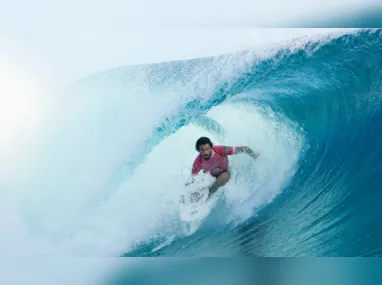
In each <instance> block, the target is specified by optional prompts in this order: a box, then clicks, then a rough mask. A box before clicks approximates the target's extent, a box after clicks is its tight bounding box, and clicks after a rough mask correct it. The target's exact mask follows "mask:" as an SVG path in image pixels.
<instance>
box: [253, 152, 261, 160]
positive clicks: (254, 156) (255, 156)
mask: <svg viewBox="0 0 382 285" xmlns="http://www.w3.org/2000/svg"><path fill="white" fill-rule="evenodd" d="M259 156H260V153H254V154H253V155H252V157H253V159H258V158H259Z"/></svg>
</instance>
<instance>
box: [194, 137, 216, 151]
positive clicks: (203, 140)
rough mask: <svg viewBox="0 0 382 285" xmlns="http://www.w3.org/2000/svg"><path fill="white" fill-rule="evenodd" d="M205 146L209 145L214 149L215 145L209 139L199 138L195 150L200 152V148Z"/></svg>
mask: <svg viewBox="0 0 382 285" xmlns="http://www.w3.org/2000/svg"><path fill="white" fill-rule="evenodd" d="M204 144H209V145H210V147H213V146H214V145H213V143H212V142H211V140H210V139H209V138H207V137H201V138H199V139H198V140H197V141H196V144H195V149H196V151H199V147H200V146H201V145H204Z"/></svg>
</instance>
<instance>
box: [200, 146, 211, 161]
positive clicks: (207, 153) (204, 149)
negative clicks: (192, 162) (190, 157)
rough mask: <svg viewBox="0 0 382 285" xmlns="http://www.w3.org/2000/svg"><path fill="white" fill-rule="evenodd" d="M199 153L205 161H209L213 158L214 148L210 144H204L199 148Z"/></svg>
mask: <svg viewBox="0 0 382 285" xmlns="http://www.w3.org/2000/svg"><path fill="white" fill-rule="evenodd" d="M199 153H200V155H201V156H202V157H203V158H204V159H205V160H208V159H210V157H211V154H212V148H211V146H210V145H209V144H203V145H201V146H200V147H199Z"/></svg>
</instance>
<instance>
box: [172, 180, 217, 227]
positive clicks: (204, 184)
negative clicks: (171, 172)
mask: <svg viewBox="0 0 382 285" xmlns="http://www.w3.org/2000/svg"><path fill="white" fill-rule="evenodd" d="M214 182H215V178H213V177H212V176H210V175H206V174H200V175H198V176H196V177H195V181H194V182H193V183H191V184H189V185H188V186H186V187H185V189H184V191H183V192H182V193H181V197H180V201H179V217H180V219H181V220H182V221H184V222H196V221H201V220H203V219H204V218H206V217H207V216H208V214H209V213H210V211H211V210H212V208H213V206H214V203H215V202H216V199H214V196H215V195H213V196H211V197H210V198H209V199H208V193H209V188H210V187H211V186H212V184H213V183H214Z"/></svg>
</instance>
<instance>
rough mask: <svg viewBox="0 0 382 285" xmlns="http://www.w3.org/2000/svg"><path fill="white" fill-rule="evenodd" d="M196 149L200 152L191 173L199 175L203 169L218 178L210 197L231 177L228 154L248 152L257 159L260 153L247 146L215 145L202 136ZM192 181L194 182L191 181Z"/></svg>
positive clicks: (212, 187) (211, 189)
mask: <svg viewBox="0 0 382 285" xmlns="http://www.w3.org/2000/svg"><path fill="white" fill-rule="evenodd" d="M195 149H196V151H197V152H199V155H198V156H197V157H196V159H195V161H194V163H193V166H192V171H191V174H192V176H195V175H197V174H198V173H199V172H200V171H201V170H203V171H204V172H209V173H210V174H211V175H212V176H213V177H215V178H216V181H215V183H214V184H213V185H212V186H211V187H210V189H209V194H208V197H209V196H211V194H213V193H215V192H216V190H218V189H219V187H221V186H224V185H225V184H226V183H227V182H228V181H229V179H230V176H231V175H230V172H229V170H228V166H229V165H228V157H227V156H228V155H235V154H239V153H246V154H248V155H249V156H251V157H252V158H253V159H257V158H258V157H259V156H260V154H259V153H255V152H254V151H253V150H252V149H250V148H249V147H247V146H238V147H233V146H222V145H217V146H214V145H213V143H212V142H211V140H210V139H209V138H207V137H201V138H199V139H198V140H197V141H196V144H195ZM191 183H192V182H191Z"/></svg>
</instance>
